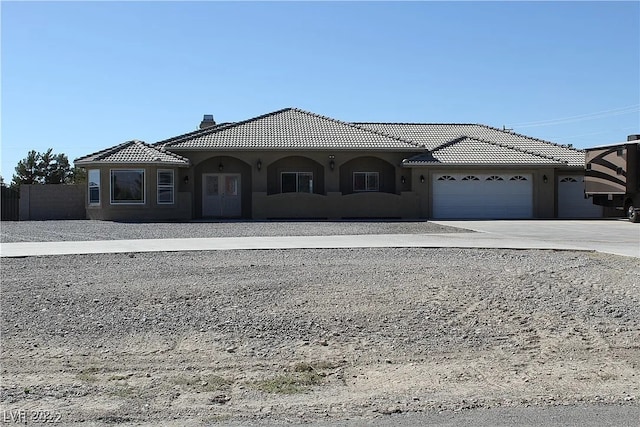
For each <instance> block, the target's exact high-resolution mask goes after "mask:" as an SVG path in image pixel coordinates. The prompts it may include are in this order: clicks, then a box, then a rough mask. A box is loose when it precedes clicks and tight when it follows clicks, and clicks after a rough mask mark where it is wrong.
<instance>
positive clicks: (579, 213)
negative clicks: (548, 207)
mask: <svg viewBox="0 0 640 427" xmlns="http://www.w3.org/2000/svg"><path fill="white" fill-rule="evenodd" d="M600 217H602V207H601V206H598V205H594V204H593V201H592V199H585V198H584V176H582V175H561V176H558V218H600Z"/></svg>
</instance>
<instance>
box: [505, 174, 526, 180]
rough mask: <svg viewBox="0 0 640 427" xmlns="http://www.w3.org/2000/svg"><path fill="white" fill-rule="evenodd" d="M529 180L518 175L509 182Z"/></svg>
mask: <svg viewBox="0 0 640 427" xmlns="http://www.w3.org/2000/svg"><path fill="white" fill-rule="evenodd" d="M526 180H527V178H525V177H524V176H522V175H516V176H512V177H511V178H509V181H526Z"/></svg>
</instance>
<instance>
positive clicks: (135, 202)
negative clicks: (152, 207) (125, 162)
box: [109, 168, 147, 205]
mask: <svg viewBox="0 0 640 427" xmlns="http://www.w3.org/2000/svg"><path fill="white" fill-rule="evenodd" d="M114 172H141V173H142V192H141V194H142V200H122V201H119V200H114V198H113V196H114V194H113V190H114V188H113V173H114ZM146 172H147V171H146V169H144V168H132V169H129V168H123V169H109V201H110V204H112V205H144V204H146V203H147V177H146V175H147V173H146Z"/></svg>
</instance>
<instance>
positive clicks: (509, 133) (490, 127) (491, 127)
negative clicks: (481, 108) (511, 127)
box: [478, 123, 584, 153]
mask: <svg viewBox="0 0 640 427" xmlns="http://www.w3.org/2000/svg"><path fill="white" fill-rule="evenodd" d="M478 125H479V126H482V127H485V128H487V129H491V130H496V131H498V132H502V133H506V134H508V135H515V136H519V137H522V138H527V139H532V140H534V141H539V142H544V143H545V144H549V145H553V146H555V147H560V148H565V149H568V150H573V151H577V152H579V153H582V152H584V150H580V149H578V148H574V147H573V145H572V146H569V145H563V144H558V143H557V142H551V141H547V140H546V139H542V138H536V137H534V136H529V135H524V134H522V133H518V132H512V131H507V130H505V129H500V128H497V127H494V126H489V125H484V124H481V123H479V124H478Z"/></svg>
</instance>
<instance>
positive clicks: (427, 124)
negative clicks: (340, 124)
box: [351, 122, 482, 126]
mask: <svg viewBox="0 0 640 427" xmlns="http://www.w3.org/2000/svg"><path fill="white" fill-rule="evenodd" d="M351 123H354V124H360V125H413V126H415V125H425V126H434V125H438V126H451V125H456V126H476V125H479V123H455V122H447V123H436V122H351ZM480 126H482V125H480Z"/></svg>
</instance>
